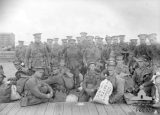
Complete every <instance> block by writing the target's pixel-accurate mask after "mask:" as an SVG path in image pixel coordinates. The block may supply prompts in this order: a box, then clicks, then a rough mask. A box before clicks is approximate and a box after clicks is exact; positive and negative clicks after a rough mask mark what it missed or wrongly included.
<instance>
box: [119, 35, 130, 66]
mask: <svg viewBox="0 0 160 115" xmlns="http://www.w3.org/2000/svg"><path fill="white" fill-rule="evenodd" d="M124 39H125V35H119V40H120V42H119V48H120V50H121V54H122V55H123V60H124V62H125V64H127V63H128V56H129V45H128V44H127V43H125V42H124Z"/></svg>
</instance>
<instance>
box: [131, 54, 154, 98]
mask: <svg viewBox="0 0 160 115" xmlns="http://www.w3.org/2000/svg"><path fill="white" fill-rule="evenodd" d="M137 61H138V65H139V67H138V68H137V69H136V70H135V71H134V74H133V76H132V78H133V81H134V89H135V90H134V93H135V94H137V93H138V91H139V90H140V89H143V90H144V91H145V93H146V95H147V96H150V97H153V96H155V86H154V83H153V82H151V80H152V76H153V70H152V69H151V68H148V67H147V66H146V64H145V63H146V62H147V59H146V57H144V56H139V57H138V59H137Z"/></svg>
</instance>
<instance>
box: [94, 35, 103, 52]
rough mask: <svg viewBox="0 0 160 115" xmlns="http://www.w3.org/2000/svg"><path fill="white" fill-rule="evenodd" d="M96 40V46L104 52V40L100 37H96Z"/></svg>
mask: <svg viewBox="0 0 160 115" xmlns="http://www.w3.org/2000/svg"><path fill="white" fill-rule="evenodd" d="M95 40H96V45H97V47H98V48H99V49H100V50H102V49H103V38H101V37H99V36H96V37H95Z"/></svg>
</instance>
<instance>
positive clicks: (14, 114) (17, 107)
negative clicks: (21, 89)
mask: <svg viewBox="0 0 160 115" xmlns="http://www.w3.org/2000/svg"><path fill="white" fill-rule="evenodd" d="M20 108H21V106H20V104H19V103H16V104H15V105H14V107H13V108H12V109H11V110H10V111H9V113H8V114H7V115H16V113H17V112H18V111H19V110H20Z"/></svg>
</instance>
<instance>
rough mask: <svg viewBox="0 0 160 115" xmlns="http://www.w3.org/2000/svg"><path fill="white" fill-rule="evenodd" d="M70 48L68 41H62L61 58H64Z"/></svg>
mask: <svg viewBox="0 0 160 115" xmlns="http://www.w3.org/2000/svg"><path fill="white" fill-rule="evenodd" d="M67 48H68V39H62V45H61V50H60V57H64V53H65V51H66V50H67Z"/></svg>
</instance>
